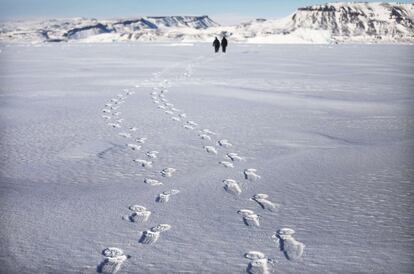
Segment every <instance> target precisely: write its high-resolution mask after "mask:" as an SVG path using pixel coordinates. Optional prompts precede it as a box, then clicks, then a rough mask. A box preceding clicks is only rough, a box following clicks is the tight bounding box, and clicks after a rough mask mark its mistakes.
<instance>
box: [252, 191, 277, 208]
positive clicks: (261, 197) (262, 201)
mask: <svg viewBox="0 0 414 274" xmlns="http://www.w3.org/2000/svg"><path fill="white" fill-rule="evenodd" d="M268 198H269V195H267V194H263V193H259V194H256V195H254V196H253V197H252V198H251V200H252V201H255V202H257V203H258V204H259V205H260V206H261V207H262V208H263V209H267V210H270V211H276V210H278V209H279V206H280V205H278V204H275V203H273V202H271V201H269V200H268Z"/></svg>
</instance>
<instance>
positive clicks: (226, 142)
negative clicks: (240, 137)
mask: <svg viewBox="0 0 414 274" xmlns="http://www.w3.org/2000/svg"><path fill="white" fill-rule="evenodd" d="M217 143H218V144H219V145H220V146H222V147H225V148H229V147H232V146H233V145H232V144H231V143H230V142H229V140H226V139H223V140H220V141H218V142H217Z"/></svg>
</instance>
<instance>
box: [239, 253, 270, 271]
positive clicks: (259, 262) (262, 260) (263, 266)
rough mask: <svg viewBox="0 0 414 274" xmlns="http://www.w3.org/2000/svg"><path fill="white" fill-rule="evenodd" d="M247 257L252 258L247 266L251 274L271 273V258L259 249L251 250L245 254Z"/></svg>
mask: <svg viewBox="0 0 414 274" xmlns="http://www.w3.org/2000/svg"><path fill="white" fill-rule="evenodd" d="M244 257H245V258H247V259H250V260H251V262H250V263H249V265H248V266H247V269H246V271H247V273H249V274H269V273H270V269H269V264H268V262H269V260H268V259H267V258H266V256H265V255H264V254H263V253H261V252H259V251H250V252H248V253H246V254H245V255H244Z"/></svg>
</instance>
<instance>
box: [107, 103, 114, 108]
mask: <svg viewBox="0 0 414 274" xmlns="http://www.w3.org/2000/svg"><path fill="white" fill-rule="evenodd" d="M112 106H113V105H112V104H111V103H106V104H105V107H108V108H109V107H112Z"/></svg>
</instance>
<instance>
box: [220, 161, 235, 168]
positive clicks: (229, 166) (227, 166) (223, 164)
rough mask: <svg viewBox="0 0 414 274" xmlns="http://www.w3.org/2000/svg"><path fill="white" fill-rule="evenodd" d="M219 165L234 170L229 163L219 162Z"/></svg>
mask: <svg viewBox="0 0 414 274" xmlns="http://www.w3.org/2000/svg"><path fill="white" fill-rule="evenodd" d="M219 164H220V165H222V166H224V167H226V168H234V165H233V163H231V162H227V161H221V162H219Z"/></svg>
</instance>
